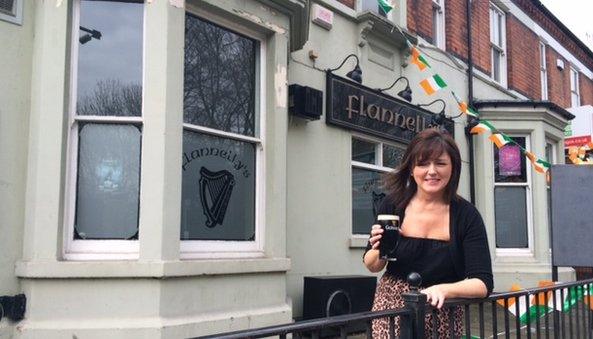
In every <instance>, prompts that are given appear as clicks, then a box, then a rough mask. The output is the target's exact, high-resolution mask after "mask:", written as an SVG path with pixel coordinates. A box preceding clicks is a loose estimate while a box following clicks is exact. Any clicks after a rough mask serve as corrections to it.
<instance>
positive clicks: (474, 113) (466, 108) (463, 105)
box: [451, 91, 480, 118]
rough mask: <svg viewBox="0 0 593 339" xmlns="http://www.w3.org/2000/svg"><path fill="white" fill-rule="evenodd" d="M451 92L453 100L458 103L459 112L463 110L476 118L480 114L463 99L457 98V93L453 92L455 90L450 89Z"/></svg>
mask: <svg viewBox="0 0 593 339" xmlns="http://www.w3.org/2000/svg"><path fill="white" fill-rule="evenodd" d="M451 93H452V94H453V96H454V97H455V100H456V101H457V104H458V105H459V109H460V110H461V112H463V113H465V114H467V115H471V116H472V117H474V118H477V117H479V116H480V114H479V113H478V112H477V111H476V110H474V109H473V108H471V107H469V105H468V104H467V103H466V102H465V101H462V100H461V99H459V97H458V96H457V94H455V92H453V91H452V92H451Z"/></svg>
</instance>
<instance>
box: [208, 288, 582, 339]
mask: <svg viewBox="0 0 593 339" xmlns="http://www.w3.org/2000/svg"><path fill="white" fill-rule="evenodd" d="M408 282H409V283H410V285H411V286H412V288H411V291H410V292H407V293H403V298H404V307H403V308H401V309H394V310H385V311H378V312H363V313H355V314H348V315H341V316H334V317H328V318H320V319H314V320H307V321H301V322H295V323H290V324H285V325H278V326H270V327H264V328H257V329H250V330H244V331H236V332H229V333H223V334H216V335H210V336H206V337H200V338H202V339H204V338H223V339H231V338H232V339H235V338H264V337H272V336H277V337H280V338H286V337H287V335H289V334H291V335H292V337H293V338H302V337H310V338H320V337H334V338H336V337H339V338H348V337H349V336H355V337H356V338H362V337H366V338H372V333H371V323H372V321H373V320H374V319H379V318H387V319H389V324H390V326H389V329H390V333H389V337H390V338H395V331H394V328H395V323H396V319H398V318H399V330H400V336H399V338H402V339H416V338H435V339H436V338H438V339H441V338H443V334H442V333H441V334H440V335H439V333H438V330H437V328H438V324H437V323H436V322H437V317H436V312H437V310H436V309H434V308H433V307H431V306H430V305H429V304H426V296H425V295H424V294H422V293H420V292H418V285H419V284H418V282H419V280H415V279H413V278H412V279H411V278H410V277H409V278H408ZM592 302H593V279H587V280H581V281H575V282H570V283H562V284H554V285H551V286H547V287H539V288H532V289H525V290H520V291H516V292H506V293H493V294H492V295H490V296H489V297H487V298H484V299H451V300H448V301H447V302H446V303H445V306H444V307H446V308H450V309H451V310H452V309H453V308H456V307H461V308H462V309H463V311H464V312H463V313H464V316H463V319H462V322H463V325H462V327H463V332H464V334H463V335H462V336H461V337H462V338H468V339H469V338H511V337H513V338H570V339H572V338H593V311H592V308H593V305H592ZM513 311H514V315H513V314H511V312H513ZM426 313H432V314H433V316H432V317H431V319H432V322H433V323H432V326H430V327H431V328H432V331H431V333H425V325H426V324H425V319H426V318H425V315H426ZM453 313H454V312H452V311H451V312H449V315H450V317H449V319H448V322H449V326H448V328H449V333H448V335H446V337H447V338H458V337H459V335H458V334H456V333H454V326H453V324H454V322H455V321H456V320H454V318H453ZM515 315H516V316H515ZM356 325H358V326H356Z"/></svg>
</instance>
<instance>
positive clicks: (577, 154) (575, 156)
mask: <svg viewBox="0 0 593 339" xmlns="http://www.w3.org/2000/svg"><path fill="white" fill-rule="evenodd" d="M378 1H379V2H380V3H382V2H387V0H385V1H381V0H378ZM391 8H393V6H391ZM394 27H397V26H394ZM398 29H399V27H398ZM400 32H401V33H402V35H403V34H404V33H403V32H402V31H401V30H400ZM406 44H407V46H408V48H409V49H410V50H411V57H410V58H411V59H410V62H411V63H413V64H414V65H416V66H417V67H418V69H419V70H420V71H424V70H425V69H427V68H432V67H431V66H430V64H429V63H428V61H427V60H426V58H425V57H424V55H423V53H422V51H421V50H420V49H419V48H417V47H416V46H414V45H412V43H411V42H410V41H409V40H408V39H406ZM420 87H422V89H423V90H424V91H425V92H426V94H427V95H432V94H434V93H436V92H437V91H439V90H441V89H443V88H445V87H447V83H446V82H445V81H444V80H443V78H441V76H440V75H438V74H436V73H433V74H432V76H430V77H428V78H426V79H424V80H422V81H421V82H420ZM451 94H452V95H453V97H454V98H455V100H456V101H457V104H458V105H459V109H460V111H461V113H463V114H466V115H468V116H471V117H474V118H476V119H478V123H477V124H476V125H475V126H474V127H472V128H471V130H470V133H471V134H478V135H480V134H484V133H487V132H489V133H490V134H491V135H490V136H489V137H488V139H489V140H491V141H492V142H493V143H494V144H495V145H496V147H498V148H501V147H504V146H505V145H508V144H513V145H515V146H518V147H519V148H520V149H521V151H522V152H523V154H524V155H525V156H526V157H527V158H528V159H529V161H530V162H531V164H532V165H533V167H534V169H535V171H536V172H538V173H543V174H545V175H546V180H548V181H549V172H548V170H549V169H550V167H551V165H550V163H549V162H547V161H545V160H542V159H539V158H538V157H537V156H535V154H533V153H532V152H528V151H527V150H526V149H524V148H523V147H522V146H521V145H519V144H518V143H516V142H515V141H514V140H513V139H512V138H511V137H509V136H507V135H505V134H504V133H501V132H500V131H498V130H497V129H496V127H494V125H492V123H490V122H489V121H487V120H483V119H480V112H478V111H477V110H476V109H474V108H472V107H471V106H470V105H469V104H468V103H467V102H465V101H463V100H461V99H460V98H459V97H458V96H457V94H455V92H453V91H451ZM587 147H588V149H593V142H591V143H589V145H587ZM571 154H572V156H571V158H570V159H571V160H572V161H573V163H579V164H585V163H586V164H591V165H593V157H591V158H590V159H585V154H586V152H584V151H581V150H578V149H577V150H575V151H573V153H571ZM591 303H592V304H593V297H592V299H591Z"/></svg>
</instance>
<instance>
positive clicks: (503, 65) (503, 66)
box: [488, 2, 508, 88]
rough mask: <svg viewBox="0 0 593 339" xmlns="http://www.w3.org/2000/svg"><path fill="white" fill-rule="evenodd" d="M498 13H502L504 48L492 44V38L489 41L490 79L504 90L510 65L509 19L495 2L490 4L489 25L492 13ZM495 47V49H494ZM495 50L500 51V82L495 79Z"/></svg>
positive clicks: (501, 35)
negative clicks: (508, 44) (508, 56)
mask: <svg viewBox="0 0 593 339" xmlns="http://www.w3.org/2000/svg"><path fill="white" fill-rule="evenodd" d="M492 10H494V11H497V12H499V13H501V14H502V15H501V21H500V29H501V31H500V38H501V43H502V46H498V45H495V44H494V43H493V42H492V36H490V37H489V41H490V67H491V70H490V78H491V79H492V81H494V82H495V83H497V84H499V85H501V86H502V87H504V88H507V87H508V83H507V82H508V74H507V72H508V65H507V53H508V52H507V36H506V35H507V29H506V22H507V17H506V15H507V14H506V12H505V11H504V10H503V9H502V8H500V6H498V5H496V4H495V3H494V2H490V6H489V8H488V22H489V24H490V23H491V22H492V16H491V11H492ZM490 31H492V27H490ZM493 46H494V47H493ZM495 49H500V56H501V58H500V65H499V68H500V80H499V81H497V80H495V79H494V57H493V54H494V50H495Z"/></svg>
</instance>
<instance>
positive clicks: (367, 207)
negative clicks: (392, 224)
mask: <svg viewBox="0 0 593 339" xmlns="http://www.w3.org/2000/svg"><path fill="white" fill-rule="evenodd" d="M404 151H405V150H404V149H403V148H402V147H398V146H395V145H389V144H385V143H383V142H380V141H377V140H370V139H366V138H352V234H365V235H367V234H368V233H369V231H370V227H371V225H372V224H373V222H374V219H375V214H376V213H377V208H378V207H379V205H380V204H381V202H382V200H383V198H384V197H385V193H384V192H383V188H382V185H381V177H382V176H383V175H384V174H385V173H387V172H389V171H391V170H392V169H393V168H395V167H396V166H397V165H399V163H400V162H401V159H402V157H403V154H404Z"/></svg>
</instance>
